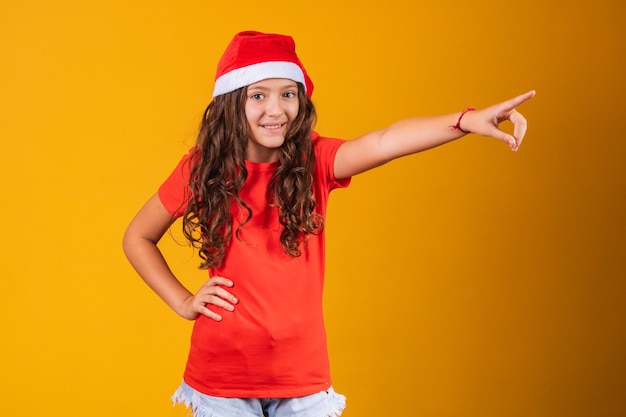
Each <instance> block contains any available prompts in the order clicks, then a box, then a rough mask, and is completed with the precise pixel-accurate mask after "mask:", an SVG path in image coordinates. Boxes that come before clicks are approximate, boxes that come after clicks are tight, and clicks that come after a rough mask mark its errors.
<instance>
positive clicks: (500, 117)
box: [335, 91, 535, 178]
mask: <svg viewBox="0 0 626 417" xmlns="http://www.w3.org/2000/svg"><path fill="white" fill-rule="evenodd" d="M534 95H535V92H534V91H529V92H528V93H525V94H522V95H520V96H517V97H515V98H513V99H511V100H507V101H505V102H502V103H498V104H495V105H493V106H490V107H487V108H485V109H481V110H475V111H469V112H467V113H465V114H464V115H463V118H462V120H461V128H462V129H463V130H465V131H469V132H472V133H476V134H479V135H483V136H489V137H493V138H496V139H498V140H501V141H503V142H505V143H507V144H508V145H509V146H510V148H511V149H512V150H513V151H517V149H518V148H519V146H520V144H521V143H522V139H523V138H524V134H525V133H526V120H525V119H524V117H523V116H522V115H521V114H520V113H519V112H518V111H517V110H516V109H515V108H516V107H517V106H519V105H520V104H522V103H523V102H525V101H526V100H529V99H530V98H532V97H533V96H534ZM460 116H461V113H460V112H459V113H454V114H448V115H442V116H431V117H415V118H411V119H406V120H401V121H399V122H397V123H394V124H393V125H391V126H389V127H387V128H385V129H381V130H377V131H374V132H371V133H368V134H365V135H363V136H361V137H359V138H356V139H353V140H350V141H347V142H345V143H344V144H343V145H341V147H340V148H339V150H338V151H337V155H336V157H335V177H337V178H347V177H350V176H352V175H356V174H359V173H361V172H365V171H367V170H370V169H372V168H375V167H377V166H380V165H383V164H385V163H387V162H389V161H391V160H393V159H396V158H399V157H402V156H405V155H410V154H414V153H417V152H421V151H425V150H427V149H431V148H434V147H436V146H440V145H443V144H445V143H448V142H451V141H453V140H456V139H458V138H460V137H462V136H464V135H465V133H464V132H463V131H461V130H455V129H451V128H450V126H454V125H455V124H456V122H457V120H458V119H459V117H460ZM505 120H510V121H511V122H512V123H513V125H514V132H513V135H509V134H507V133H505V132H503V131H501V130H499V129H498V125H499V124H500V123H501V122H503V121H505Z"/></svg>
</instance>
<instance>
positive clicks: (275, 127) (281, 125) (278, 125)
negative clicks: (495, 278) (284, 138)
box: [261, 123, 287, 130]
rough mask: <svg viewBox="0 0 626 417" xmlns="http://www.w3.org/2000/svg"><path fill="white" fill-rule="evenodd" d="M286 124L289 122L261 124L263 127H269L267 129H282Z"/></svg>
mask: <svg viewBox="0 0 626 417" xmlns="http://www.w3.org/2000/svg"><path fill="white" fill-rule="evenodd" d="M286 124H287V123H281V124H277V125H261V127H262V128H263V129H267V130H277V129H281V128H282V127H283V126H285V125H286Z"/></svg>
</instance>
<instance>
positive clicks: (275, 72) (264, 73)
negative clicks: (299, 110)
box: [213, 61, 306, 97]
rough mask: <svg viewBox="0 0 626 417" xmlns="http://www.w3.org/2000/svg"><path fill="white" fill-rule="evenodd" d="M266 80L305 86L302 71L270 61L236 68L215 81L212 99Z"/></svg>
mask: <svg viewBox="0 0 626 417" xmlns="http://www.w3.org/2000/svg"><path fill="white" fill-rule="evenodd" d="M267 78H287V79H290V80H293V81H296V82H299V83H302V85H304V86H305V89H306V83H305V81H304V73H303V72H302V69H301V68H300V67H299V66H298V65H297V64H294V63H293V62H286V61H270V62H261V63H258V64H252V65H248V66H247V67H242V68H237V69H234V70H232V71H230V72H227V73H226V74H224V75H222V76H220V77H219V78H218V79H217V80H215V88H214V90H213V97H217V96H219V95H222V94H226V93H230V92H231V91H235V90H236V89H238V88H241V87H245V86H247V85H250V84H254V83H256V82H258V81H261V80H265V79H267Z"/></svg>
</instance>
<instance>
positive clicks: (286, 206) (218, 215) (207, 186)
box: [183, 83, 324, 269]
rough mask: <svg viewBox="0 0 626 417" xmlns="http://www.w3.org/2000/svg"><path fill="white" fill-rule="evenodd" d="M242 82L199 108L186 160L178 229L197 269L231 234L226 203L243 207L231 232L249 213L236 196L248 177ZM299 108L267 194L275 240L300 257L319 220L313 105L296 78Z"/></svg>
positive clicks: (216, 256) (215, 256)
mask: <svg viewBox="0 0 626 417" xmlns="http://www.w3.org/2000/svg"><path fill="white" fill-rule="evenodd" d="M246 97H247V87H243V88H240V89H238V90H235V91H233V92H231V93H228V94H223V95H220V96H217V97H215V98H214V99H213V101H211V103H210V104H209V106H208V107H207V108H206V110H205V112H204V116H203V118H202V122H201V125H200V132H199V134H198V138H197V140H196V146H195V148H194V151H193V154H192V155H191V158H190V159H189V161H190V164H191V166H190V179H189V186H190V191H191V195H190V200H189V203H188V205H187V208H186V210H185V214H184V215H183V233H184V235H185V237H186V238H187V239H188V240H189V241H190V242H191V244H192V246H193V247H195V248H197V249H198V253H199V255H200V258H201V259H202V261H201V264H200V268H201V269H207V268H210V267H214V266H219V265H220V264H221V263H222V262H223V260H224V256H225V254H226V249H227V247H228V243H229V242H230V239H231V238H232V233H233V230H232V218H231V211H230V210H231V205H232V204H239V205H240V206H242V207H243V208H244V209H245V210H247V212H248V216H247V218H246V219H245V220H244V221H243V222H242V223H241V225H240V226H239V227H238V228H237V230H236V231H235V236H236V237H237V238H238V239H239V231H240V229H241V228H242V227H243V226H244V225H245V224H246V223H247V222H248V221H249V220H250V219H251V218H252V210H251V209H250V207H249V206H248V205H247V204H246V202H245V201H243V200H242V199H241V198H240V197H239V191H240V190H241V189H242V187H243V186H244V184H245V182H246V178H247V176H248V171H247V169H246V166H245V151H246V147H247V143H248V137H249V130H248V122H247V119H246V115H245V103H246ZM298 102H299V110H298V115H297V116H296V118H295V119H294V120H293V121H291V123H290V126H289V130H288V131H287V134H286V136H285V142H284V143H283V145H282V146H281V147H280V149H279V165H278V168H277V169H276V172H275V173H274V175H273V177H272V179H271V182H270V186H269V187H268V196H269V197H270V201H273V202H274V203H273V204H275V206H276V207H278V208H279V221H280V224H281V225H282V226H283V230H282V231H281V234H280V242H281V245H282V247H283V249H284V250H285V252H286V253H287V254H289V255H291V256H300V254H301V246H302V245H303V244H306V242H307V240H308V237H309V235H310V234H319V233H320V232H321V231H322V229H323V227H324V219H323V218H322V216H321V215H320V214H318V213H315V206H316V202H315V197H314V195H313V169H314V167H315V155H314V153H313V143H312V142H311V131H312V129H313V126H314V124H315V121H316V112H315V107H314V105H313V103H312V101H311V99H310V98H309V97H308V96H307V95H306V92H305V90H304V87H303V86H302V85H301V84H300V83H298Z"/></svg>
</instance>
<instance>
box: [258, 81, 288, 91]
mask: <svg viewBox="0 0 626 417" xmlns="http://www.w3.org/2000/svg"><path fill="white" fill-rule="evenodd" d="M279 88H280V89H282V90H286V89H289V88H298V84H297V83H296V82H295V81H293V82H289V83H285V84H283V85H281V86H280V87H279ZM248 90H263V91H267V90H270V88H269V87H265V86H262V85H256V84H252V85H249V86H248Z"/></svg>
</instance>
